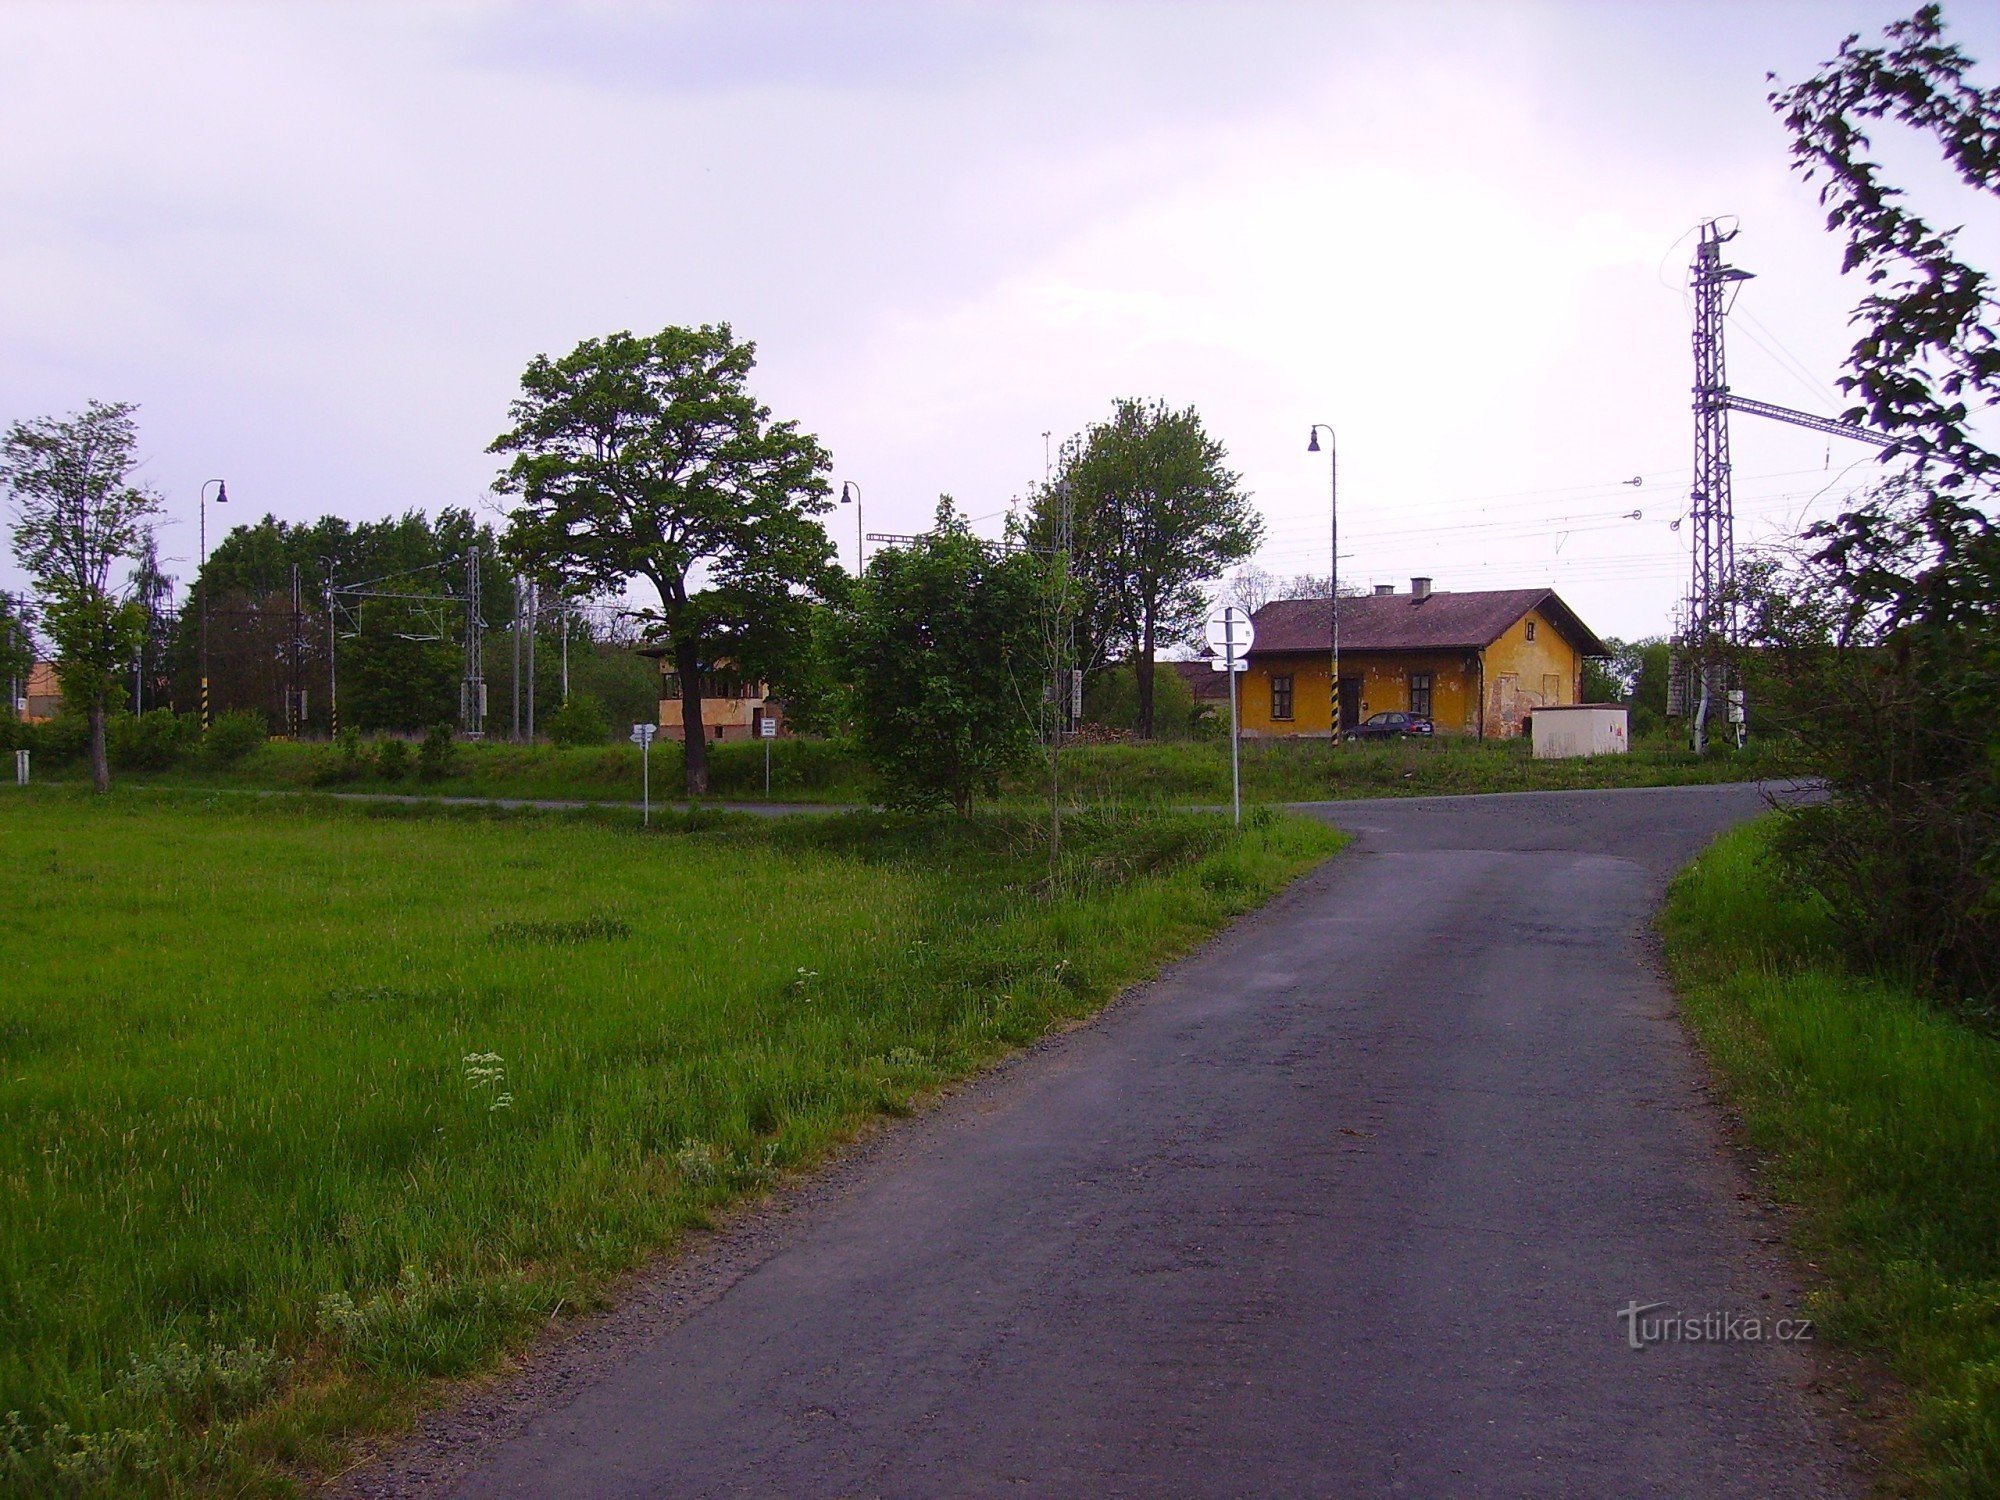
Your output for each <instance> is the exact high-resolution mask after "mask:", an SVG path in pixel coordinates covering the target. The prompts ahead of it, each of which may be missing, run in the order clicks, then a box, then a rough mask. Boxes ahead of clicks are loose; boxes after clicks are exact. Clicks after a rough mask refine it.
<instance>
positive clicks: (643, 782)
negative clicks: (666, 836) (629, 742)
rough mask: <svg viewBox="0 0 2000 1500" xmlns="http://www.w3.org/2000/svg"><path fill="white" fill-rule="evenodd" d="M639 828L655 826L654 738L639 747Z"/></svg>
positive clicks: (647, 738) (649, 736) (648, 736)
mask: <svg viewBox="0 0 2000 1500" xmlns="http://www.w3.org/2000/svg"><path fill="white" fill-rule="evenodd" d="M639 799H640V801H639V808H640V811H639V826H640V827H642V828H651V827H652V826H653V737H652V736H651V735H650V734H649V735H647V736H646V739H645V743H643V744H642V745H640V747H639Z"/></svg>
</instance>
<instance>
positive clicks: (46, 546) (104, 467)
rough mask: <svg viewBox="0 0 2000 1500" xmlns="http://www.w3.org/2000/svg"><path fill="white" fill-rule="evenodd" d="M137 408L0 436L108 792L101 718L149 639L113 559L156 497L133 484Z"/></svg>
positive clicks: (26, 545) (63, 672)
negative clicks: (116, 584)
mask: <svg viewBox="0 0 2000 1500" xmlns="http://www.w3.org/2000/svg"><path fill="white" fill-rule="evenodd" d="M136 410H137V408H136V407H134V406H132V405H131V404H130V403H128V402H103V401H93V402H91V403H90V404H89V405H88V406H87V407H85V408H84V410H82V411H81V412H77V413H73V414H72V415H70V416H67V417H40V418H36V419H34V420H32V421H25V422H16V423H14V425H13V426H11V427H10V428H8V430H7V436H6V438H5V439H4V440H0V486H4V487H5V488H6V490H7V492H8V494H9V496H10V497H11V498H12V501H13V505H14V553H15V556H16V557H17V558H18V559H19V561H20V564H21V566H22V567H23V568H24V569H26V570H27V573H28V575H29V577H31V578H32V579H34V581H35V588H36V591H37V592H38V593H39V594H40V595H41V600H42V628H43V629H44V630H45V631H47V632H48V636H49V639H50V640H51V641H53V642H54V644H55V652H56V672H57V675H58V676H59V677H60V678H61V680H62V689H63V697H64V699H65V700H66V701H67V702H69V703H71V704H75V705H80V706H82V707H83V708H84V710H85V712H86V713H87V714H88V715H89V718H90V779H91V784H92V785H93V786H94V787H95V788H96V789H97V790H98V791H100V792H105V791H109V790H110V789H111V767H110V764H109V761H108V760H107V758H106V755H105V745H104V721H105V716H106V715H107V714H108V713H109V712H110V711H111V709H112V708H113V707H115V706H116V705H117V704H118V703H119V702H120V701H121V699H122V695H123V682H122V679H123V676H124V673H125V670H126V668H127V667H128V666H129V664H130V663H131V661H132V659H133V655H134V653H135V652H136V651H137V650H138V648H139V646H140V644H141V642H142V641H143V639H144V636H145V612H144V610H143V609H142V608H141V607H140V606H139V605H138V603H137V602H136V601H134V600H132V599H129V598H126V597H123V596H121V595H120V594H118V593H115V592H114V591H113V590H112V587H111V569H112V566H113V565H114V564H115V563H118V562H120V561H123V560H133V559H136V558H138V557H140V556H141V555H142V554H143V552H144V551H145V549H146V545H147V542H148V540H149V538H150V536H151V531H150V528H149V527H148V525H147V522H148V521H149V520H150V519H151V517H153V516H154V515H156V514H157V513H158V512H159V509H160V502H159V497H158V496H157V495H155V494H154V493H153V492H152V491H151V490H149V489H147V488H145V487H144V486H143V485H139V484H136V483H134V482H133V479H132V471H133V469H134V468H136V467H137V465H138V453H137V448H138V443H139V429H138V425H137V424H136V423H135V422H134V421H133V420H132V414H133V412H134V411H136Z"/></svg>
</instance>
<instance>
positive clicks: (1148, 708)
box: [1135, 619, 1153, 740]
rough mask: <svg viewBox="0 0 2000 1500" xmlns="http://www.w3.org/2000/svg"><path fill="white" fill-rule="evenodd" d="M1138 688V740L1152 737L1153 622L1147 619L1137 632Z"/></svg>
mask: <svg viewBox="0 0 2000 1500" xmlns="http://www.w3.org/2000/svg"><path fill="white" fill-rule="evenodd" d="M1135 670H1136V673H1137V676H1138V679H1139V681H1138V687H1139V738H1140V739H1142V740H1150V739H1151V738H1152V737H1153V622H1152V620H1150V619H1148V620H1147V621H1146V623H1145V624H1144V625H1143V626H1142V627H1141V628H1140V631H1139V665H1138V667H1137V668H1136V669H1135Z"/></svg>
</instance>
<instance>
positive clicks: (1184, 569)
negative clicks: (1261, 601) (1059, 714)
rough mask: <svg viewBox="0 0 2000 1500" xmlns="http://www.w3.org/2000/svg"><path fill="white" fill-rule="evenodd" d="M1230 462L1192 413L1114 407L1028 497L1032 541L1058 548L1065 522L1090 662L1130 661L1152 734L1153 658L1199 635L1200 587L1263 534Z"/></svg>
mask: <svg viewBox="0 0 2000 1500" xmlns="http://www.w3.org/2000/svg"><path fill="white" fill-rule="evenodd" d="M1227 456H1228V455H1227V453H1226V452H1225V451H1224V449H1223V446H1222V444H1221V443H1219V442H1217V441H1215V440H1214V439H1213V438H1211V437H1209V436H1208V434H1207V432H1206V431H1204V430H1203V428H1202V424H1201V417H1200V415H1199V413H1197V412H1196V411H1195V409H1194V408H1193V407H1191V406H1190V407H1188V408H1187V409H1186V410H1184V411H1174V410H1171V409H1170V408H1168V406H1167V405H1166V403H1164V402H1161V401H1150V402H1148V401H1130V400H1124V401H1119V402H1118V403H1117V404H1116V406H1115V407H1114V409H1113V412H1112V416H1111V420H1110V421H1108V422H1100V423H1097V424H1095V425H1094V426H1092V427H1091V428H1090V429H1089V431H1088V432H1086V433H1085V434H1084V436H1083V440H1082V442H1081V443H1080V444H1078V445H1075V446H1073V447H1071V448H1068V449H1066V450H1065V458H1064V462H1063V468H1062V472H1061V473H1060V474H1059V475H1058V477H1057V478H1056V480H1055V481H1054V482H1053V483H1051V484H1049V485H1047V486H1045V487H1044V488H1043V489H1042V490H1041V491H1040V492H1039V493H1038V494H1037V495H1036V496H1035V498H1034V505H1033V510H1032V514H1031V517H1030V520H1029V523H1028V537H1029V540H1030V541H1031V542H1032V543H1033V544H1034V545H1036V546H1038V547H1041V548H1044V549H1053V548H1054V547H1056V546H1057V545H1058V544H1059V542H1060V539H1061V537H1062V535H1063V530H1064V522H1065V519H1067V522H1068V528H1069V537H1070V549H1069V550H1070V553H1071V556H1072V558H1073V560H1074V561H1073V566H1074V568H1075V571H1076V574H1077V576H1078V578H1079V579H1080V580H1081V582H1082V583H1083V585H1084V594H1085V600H1086V603H1085V615H1084V634H1085V635H1086V636H1087V637H1088V639H1089V641H1090V643H1091V648H1092V655H1091V662H1090V664H1093V665H1094V664H1096V663H1097V662H1101V661H1105V660H1109V659H1111V658H1112V656H1113V655H1114V654H1117V653H1123V654H1125V655H1127V656H1129V657H1131V658H1133V659H1134V660H1136V661H1137V662H1138V664H1139V671H1138V684H1139V720H1138V730H1139V733H1140V734H1141V735H1144V736H1147V737H1149V738H1150V737H1151V735H1152V733H1153V666H1154V662H1155V659H1156V656H1157V653H1158V651H1159V650H1160V648H1161V647H1164V646H1171V645H1175V644H1177V643H1179V642H1181V641H1184V640H1187V639H1188V638H1189V637H1190V636H1191V635H1192V634H1193V633H1194V632H1195V631H1196V630H1198V629H1199V628H1200V625H1201V620H1202V616H1203V615H1204V614H1205V613H1206V610H1207V597H1206V594H1205V593H1204V591H1203V585H1204V584H1207V583H1210V582H1212V581H1213V580H1215V579H1216V578H1219V577H1220V576H1221V574H1222V571H1223V569H1225V568H1227V567H1228V566H1229V565H1230V564H1232V563H1237V562H1241V561H1243V559H1245V558H1247V557H1249V556H1250V554H1251V553H1253V552H1254V551H1256V549H1257V543H1258V542H1259V540H1261V539H1262V537H1263V534H1264V522H1263V519H1262V518H1261V517H1260V516H1258V514H1257V513H1256V511H1255V510H1253V509H1252V508H1251V505H1250V498H1249V496H1248V495H1246V494H1244V493H1243V492H1242V490H1240V489H1239V488H1238V476H1237V475H1236V474H1235V473H1234V472H1233V471H1232V470H1231V469H1229V468H1228V467H1227V465H1226V463H1225V459H1226V458H1227Z"/></svg>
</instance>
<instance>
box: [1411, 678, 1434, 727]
mask: <svg viewBox="0 0 2000 1500" xmlns="http://www.w3.org/2000/svg"><path fill="white" fill-rule="evenodd" d="M1410 712H1411V713H1413V714H1415V715H1416V716H1417V717H1418V718H1420V719H1428V718H1429V717H1430V716H1431V674H1430V673H1428V672H1412V673H1411V674H1410Z"/></svg>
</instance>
